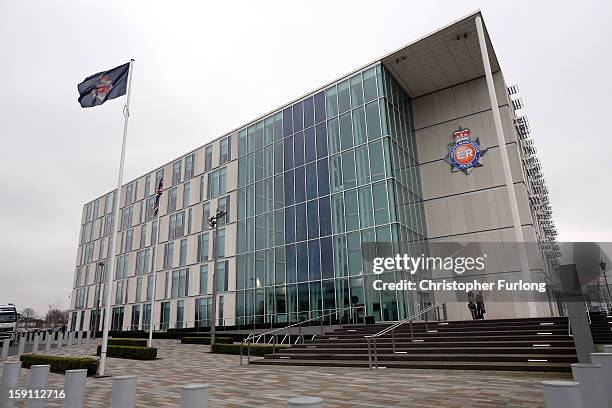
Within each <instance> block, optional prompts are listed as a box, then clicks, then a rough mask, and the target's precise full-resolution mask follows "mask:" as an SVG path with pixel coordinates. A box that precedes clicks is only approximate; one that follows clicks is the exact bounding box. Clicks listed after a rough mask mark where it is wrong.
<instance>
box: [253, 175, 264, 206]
mask: <svg viewBox="0 0 612 408" xmlns="http://www.w3.org/2000/svg"><path fill="white" fill-rule="evenodd" d="M263 212H264V187H263V181H260V182H258V183H256V184H255V214H261V213H263Z"/></svg>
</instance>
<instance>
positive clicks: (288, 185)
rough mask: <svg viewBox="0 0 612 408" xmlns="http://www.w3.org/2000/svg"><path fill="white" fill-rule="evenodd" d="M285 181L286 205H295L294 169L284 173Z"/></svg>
mask: <svg viewBox="0 0 612 408" xmlns="http://www.w3.org/2000/svg"><path fill="white" fill-rule="evenodd" d="M284 181H285V205H293V203H294V202H295V201H294V199H295V198H294V182H293V170H290V171H287V172H285V174H284Z"/></svg>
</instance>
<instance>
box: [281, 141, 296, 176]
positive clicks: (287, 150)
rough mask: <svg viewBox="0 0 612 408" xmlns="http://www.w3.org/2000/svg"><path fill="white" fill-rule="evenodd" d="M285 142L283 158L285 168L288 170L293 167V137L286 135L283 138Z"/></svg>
mask: <svg viewBox="0 0 612 408" xmlns="http://www.w3.org/2000/svg"><path fill="white" fill-rule="evenodd" d="M284 143H285V147H284V151H283V153H284V158H285V170H289V169H292V168H293V167H294V165H293V137H292V136H290V137H287V138H286V139H285V140H284Z"/></svg>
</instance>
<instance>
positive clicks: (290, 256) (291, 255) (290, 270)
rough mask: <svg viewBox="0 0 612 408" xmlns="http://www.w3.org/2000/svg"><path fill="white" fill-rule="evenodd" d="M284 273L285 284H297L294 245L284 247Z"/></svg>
mask: <svg viewBox="0 0 612 408" xmlns="http://www.w3.org/2000/svg"><path fill="white" fill-rule="evenodd" d="M285 271H286V273H287V283H295V282H297V275H296V269H295V245H287V246H285Z"/></svg>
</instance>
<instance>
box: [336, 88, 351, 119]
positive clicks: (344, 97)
mask: <svg viewBox="0 0 612 408" xmlns="http://www.w3.org/2000/svg"><path fill="white" fill-rule="evenodd" d="M350 108H351V96H350V93H349V82H348V80H347V81H344V82H340V83H339V84H338V111H339V112H340V113H344V112H346V111H348V110H349V109H350Z"/></svg>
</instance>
